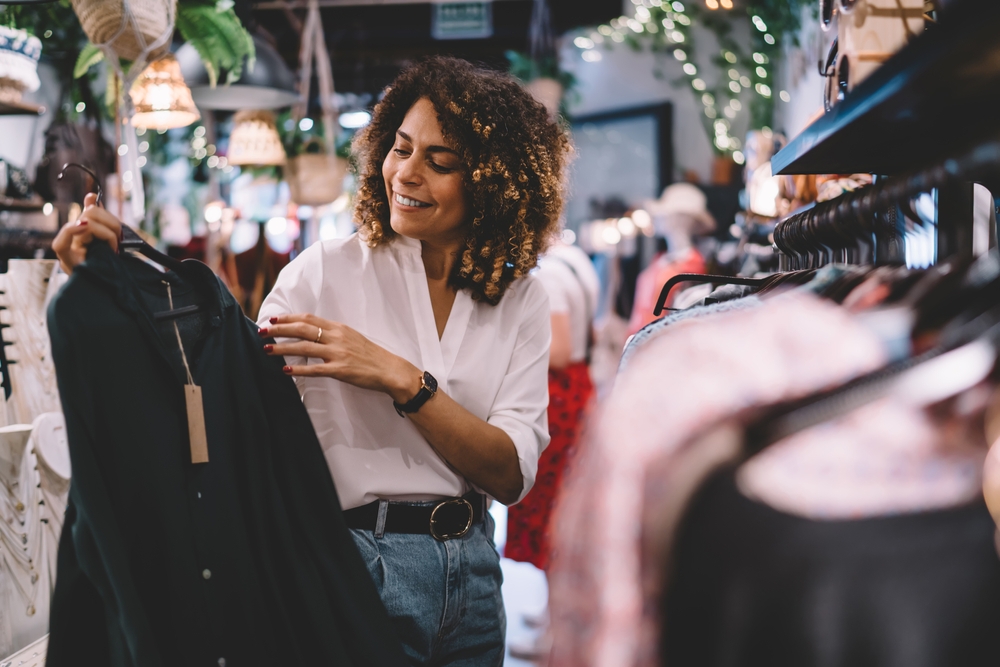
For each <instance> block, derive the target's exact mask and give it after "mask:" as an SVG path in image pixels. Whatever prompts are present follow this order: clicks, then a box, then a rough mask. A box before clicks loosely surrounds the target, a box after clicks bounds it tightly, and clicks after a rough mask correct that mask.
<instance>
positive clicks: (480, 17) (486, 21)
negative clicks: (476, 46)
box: [431, 2, 493, 39]
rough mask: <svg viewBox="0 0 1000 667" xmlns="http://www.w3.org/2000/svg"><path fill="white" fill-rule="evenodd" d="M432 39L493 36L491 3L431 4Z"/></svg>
mask: <svg viewBox="0 0 1000 667" xmlns="http://www.w3.org/2000/svg"><path fill="white" fill-rule="evenodd" d="M431 7H433V13H432V14H431V36H432V37H434V39H483V38H484V37H492V36H493V3H491V2H443V3H435V4H433V5H431Z"/></svg>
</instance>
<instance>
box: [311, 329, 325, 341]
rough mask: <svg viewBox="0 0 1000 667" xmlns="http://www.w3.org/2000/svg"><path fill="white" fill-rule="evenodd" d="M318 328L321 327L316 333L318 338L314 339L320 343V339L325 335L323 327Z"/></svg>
mask: <svg viewBox="0 0 1000 667" xmlns="http://www.w3.org/2000/svg"><path fill="white" fill-rule="evenodd" d="M317 328H318V329H319V333H317V334H316V340H314V341H313V342H314V343H318V342H319V339H320V338H322V337H323V327H317Z"/></svg>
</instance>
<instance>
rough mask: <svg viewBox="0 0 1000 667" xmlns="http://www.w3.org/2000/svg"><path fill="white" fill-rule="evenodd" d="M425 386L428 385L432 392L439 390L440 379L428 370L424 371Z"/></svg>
mask: <svg viewBox="0 0 1000 667" xmlns="http://www.w3.org/2000/svg"><path fill="white" fill-rule="evenodd" d="M424 386H426V387H427V389H428V390H430V392H431V393H434V392H435V391H437V388H438V381H437V380H436V379H434V376H433V375H431V374H430V373H428V372H427V371H424Z"/></svg>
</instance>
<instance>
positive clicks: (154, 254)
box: [56, 162, 203, 321]
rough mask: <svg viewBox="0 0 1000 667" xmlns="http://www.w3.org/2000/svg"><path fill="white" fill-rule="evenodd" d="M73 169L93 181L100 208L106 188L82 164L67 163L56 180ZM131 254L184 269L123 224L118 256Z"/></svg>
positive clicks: (165, 316) (181, 312)
mask: <svg viewBox="0 0 1000 667" xmlns="http://www.w3.org/2000/svg"><path fill="white" fill-rule="evenodd" d="M71 168H75V169H80V170H81V171H84V172H86V173H87V174H88V175H89V176H90V177H91V178H92V179H93V181H94V187H95V188H96V189H97V200H96V201H95V202H94V203H95V204H97V205H98V206H100V205H101V199H102V198H103V196H104V188H102V187H101V182H100V180H98V178H97V174H95V173H94V172H93V171H92V170H91V169H89V168H87V167H85V166H83V165H82V164H77V163H76V162H67V163H66V164H64V165H63V168H62V169H61V170H60V171H59V174H58V175H57V176H56V179H57V180H62V178H63V176H64V175H65V173H66V170H67V169H71ZM129 253H138V254H140V255H142V256H143V257H144V258H146V259H147V260H150V261H152V262H153V263H154V264H159V265H162V266H164V267H167V268H170V269H173V270H174V271H179V270H183V267H184V265H183V263H182V262H179V261H177V260H176V259H174V258H173V257H170V256H169V255H165V254H164V253H162V252H160V251H159V250H157V249H156V248H154V247H153V246H151V245H149V244H148V243H147V242H146V241H144V240H143V238H142V237H141V236H139V234H138V233H136V231H135V230H134V229H132V228H131V227H129V226H128V225H125V224H122V226H121V232H120V233H119V236H118V254H119V256H122V255H126V254H129ZM202 310H203V308H202V306H201V305H191V306H183V307H181V308H174V309H172V310H165V311H161V312H158V313H153V319H154V320H157V321H160V320H169V319H173V318H176V317H183V316H185V315H191V314H193V313H198V312H201V311H202Z"/></svg>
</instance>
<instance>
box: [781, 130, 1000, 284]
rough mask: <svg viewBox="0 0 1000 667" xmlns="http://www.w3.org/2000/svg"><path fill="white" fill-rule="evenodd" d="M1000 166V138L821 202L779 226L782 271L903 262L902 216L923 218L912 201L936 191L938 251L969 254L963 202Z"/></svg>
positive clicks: (969, 217) (969, 213)
mask: <svg viewBox="0 0 1000 667" xmlns="http://www.w3.org/2000/svg"><path fill="white" fill-rule="evenodd" d="M998 171H1000V140H996V141H991V142H989V143H986V144H983V145H981V146H979V147H977V148H975V149H973V150H972V151H969V152H968V153H966V154H965V155H962V156H960V157H958V158H956V159H950V160H947V161H945V162H944V163H943V164H940V165H937V166H935V167H932V168H930V169H925V170H922V171H918V172H915V173H912V174H908V175H905V176H894V177H890V178H885V179H882V180H879V181H877V182H876V183H874V184H873V185H870V186H866V187H864V188H861V189H859V190H855V191H854V192H849V193H847V194H844V195H841V196H840V197H837V198H836V199H832V200H830V201H827V202H822V203H819V204H815V205H813V206H812V207H810V208H808V209H806V210H804V211H801V212H799V213H796V214H794V215H791V216H789V217H788V218H786V219H784V220H783V221H781V222H779V223H778V224H777V225H776V226H775V229H774V245H775V246H776V247H777V249H778V250H779V251H780V252H781V259H782V266H781V269H782V270H794V269H805V268H816V267H818V266H822V265H824V264H829V263H832V262H838V263H846V264H893V263H902V262H904V261H905V255H904V253H902V251H901V250H902V249H901V244H902V231H903V226H902V224H901V221H903V220H907V219H908V220H918V219H919V217H920V216H918V215H917V214H916V212H915V211H914V208H913V206H912V200H913V198H914V197H917V196H918V195H921V194H924V193H930V192H937V219H936V220H935V221H934V223H935V224H938V228H939V229H938V242H939V247H938V256H939V257H958V256H971V248H972V243H971V239H970V238H968V237H969V236H971V220H972V210H971V202H969V204H970V205H969V206H967V207H963V201H968V200H967V199H966V197H965V195H966V194H967V195H968V196H969V197H970V198H971V182H972V181H976V180H987V181H990V180H993V179H994V177H995V176H996V174H997V172H998ZM966 189H968V190H969V192H968V193H965V192H964V190H966ZM956 191H957V192H956ZM966 223H969V224H966Z"/></svg>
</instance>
